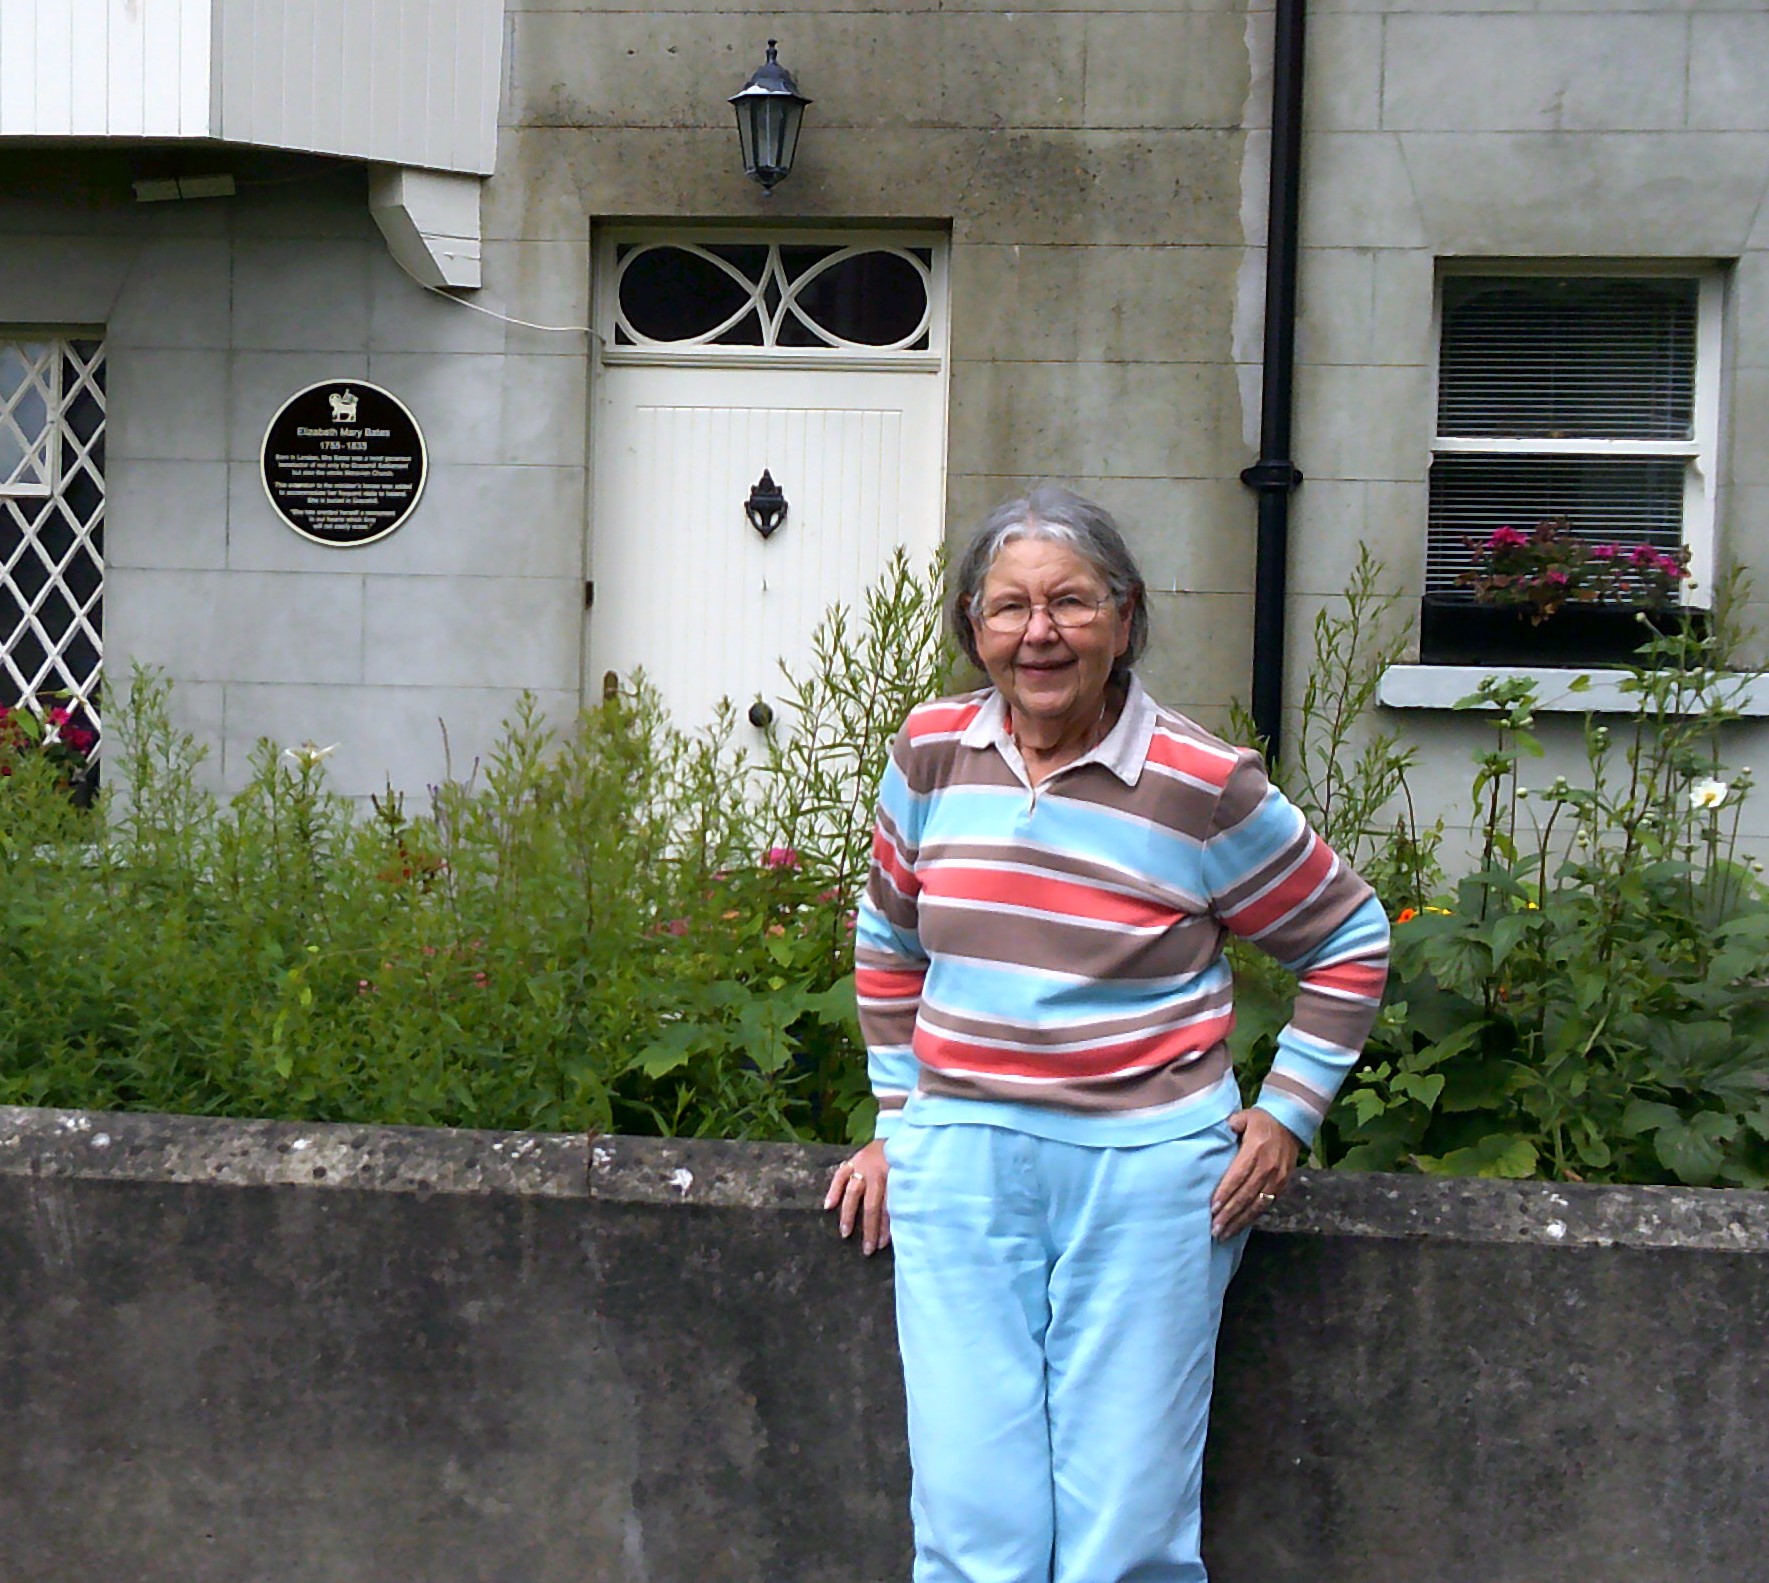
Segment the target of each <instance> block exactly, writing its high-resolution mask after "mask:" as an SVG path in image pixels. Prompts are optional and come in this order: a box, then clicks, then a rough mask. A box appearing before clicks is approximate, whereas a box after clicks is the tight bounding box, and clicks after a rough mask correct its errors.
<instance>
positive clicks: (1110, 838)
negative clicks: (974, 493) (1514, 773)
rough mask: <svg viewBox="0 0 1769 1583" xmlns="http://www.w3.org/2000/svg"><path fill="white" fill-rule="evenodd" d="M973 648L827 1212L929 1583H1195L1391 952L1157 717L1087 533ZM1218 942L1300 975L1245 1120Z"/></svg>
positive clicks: (1033, 546)
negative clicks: (895, 1388) (1209, 1523)
mask: <svg viewBox="0 0 1769 1583" xmlns="http://www.w3.org/2000/svg"><path fill="white" fill-rule="evenodd" d="M954 619H955V622H956V627H957V631H958V634H959V637H960V640H961V642H962V643H963V646H964V649H965V652H966V653H967V654H968V655H969V656H970V658H971V659H972V660H973V661H975V662H976V663H977V664H978V665H979V666H980V667H981V668H982V670H983V671H985V672H986V673H987V675H988V677H989V681H990V683H991V685H990V686H989V687H988V688H987V689H985V690H984V691H982V692H978V693H973V694H971V695H969V696H966V697H960V698H949V699H941V700H939V701H937V702H933V703H928V704H924V705H922V706H921V707H919V708H918V709H916V710H915V711H914V712H913V713H912V714H911V715H910V717H909V719H908V722H907V723H906V724H905V725H904V727H903V730H902V732H901V734H900V735H899V736H898V738H897V740H896V743H895V745H894V748H893V750H892V760H891V764H890V766H889V768H888V770H887V772H886V775H885V779H884V784H883V787H882V789H881V792H880V798H879V808H878V828H877V834H876V837H875V842H874V849H873V850H874V861H873V868H872V875H871V879H870V882H869V884H868V887H867V892H866V896H865V898H864V900H863V902H862V904H861V907H860V913H859V924H858V936H857V947H856V960H857V967H858V987H859V997H860V1011H861V1022H862V1027H863V1029H864V1032H865V1036H866V1043H867V1047H868V1052H869V1067H870V1072H871V1079H872V1085H873V1089H874V1092H875V1093H876V1095H877V1097H878V1135H877V1138H876V1139H875V1140H874V1141H873V1142H872V1143H870V1144H868V1145H867V1146H866V1147H865V1148H863V1149H861V1150H860V1152H859V1153H858V1154H856V1155H854V1157H853V1158H852V1159H850V1160H848V1161H847V1162H845V1163H844V1164H843V1165H841V1166H839V1167H838V1168H837V1170H836V1173H835V1177H834V1180H833V1181H832V1182H831V1184H830V1190H829V1198H828V1207H830V1208H833V1209H838V1210H839V1212H840V1225H841V1230H842V1234H843V1235H844V1236H846V1235H849V1234H850V1233H851V1232H852V1231H853V1230H854V1229H855V1228H856V1226H858V1227H859V1229H860V1231H861V1235H862V1240H863V1244H864V1247H865V1249H866V1251H867V1252H868V1253H871V1252H873V1251H875V1250H876V1249H878V1248H880V1247H882V1246H884V1245H885V1244H886V1243H887V1242H891V1243H893V1244H894V1246H895V1249H896V1292H897V1329H898V1338H899V1342H900V1345H901V1348H902V1354H903V1370H904V1377H905V1382H906V1385H907V1392H908V1402H909V1444H910V1452H911V1460H912V1462H913V1465H914V1493H913V1498H912V1503H911V1504H912V1512H913V1517H914V1524H915V1574H914V1575H915V1583H1133V1580H1134V1583H1202V1580H1203V1579H1204V1567H1203V1564H1202V1562H1201V1561H1200V1559H1199V1534H1198V1523H1199V1518H1198V1507H1199V1489H1200V1484H1201V1479H1202V1472H1201V1469H1202V1460H1203V1449H1204V1431H1205V1425H1206V1421H1207V1418H1208V1415H1209V1406H1210V1387H1211V1378H1212V1371H1213V1364H1214V1355H1215V1347H1216V1330H1217V1324H1218V1320H1219V1318H1220V1316H1221V1312H1222V1300H1223V1293H1224V1290H1225V1289H1226V1287H1227V1286H1228V1282H1229V1277H1230V1276H1231V1275H1232V1274H1233V1273H1234V1269H1235V1265H1236V1263H1237V1262H1238V1260H1239V1257H1240V1251H1241V1246H1242V1244H1243V1242H1244V1241H1245V1238H1246V1233H1247V1230H1248V1228H1249V1227H1250V1226H1251V1225H1252V1224H1253V1222H1254V1221H1255V1220H1256V1219H1257V1218H1258V1216H1259V1214H1260V1213H1261V1211H1262V1210H1264V1209H1265V1208H1266V1207H1267V1206H1268V1205H1270V1204H1271V1203H1272V1202H1273V1201H1274V1200H1275V1199H1276V1198H1277V1197H1278V1195H1279V1194H1280V1193H1282V1192H1283V1190H1284V1185H1285V1183H1286V1182H1287V1181H1288V1180H1289V1177H1290V1173H1291V1171H1292V1169H1293V1168H1294V1166H1295V1163H1296V1158H1297V1152H1298V1150H1299V1148H1301V1147H1302V1146H1304V1145H1306V1144H1307V1142H1308V1141H1309V1139H1310V1138H1312V1137H1313V1135H1314V1132H1315V1128H1316V1127H1317V1125H1318V1124H1319V1122H1320V1120H1321V1118H1322V1116H1323V1115H1324V1114H1325V1112H1326V1110H1327V1107H1328V1105H1329V1104H1330V1103H1331V1102H1332V1099H1333V1096H1334V1094H1335V1093H1336V1092H1337V1090H1338V1088H1339V1085H1340V1083H1341V1081H1342V1080H1343V1079H1344V1077H1345V1074H1346V1072H1347V1070H1348V1069H1349V1068H1350V1067H1351V1065H1352V1063H1353V1062H1354V1061H1355V1060H1356V1057H1357V1052H1358V1050H1359V1047H1360V1046H1361V1045H1362V1043H1363V1040H1364V1038H1365V1037H1366V1035H1367V1034H1368V1032H1369V1028H1370V1024H1371V1021H1372V1019H1373V1017H1374V1015H1375V1011H1376V1007H1377V1003H1378V1001H1379V999H1380V997H1381V992H1382V986H1383V982H1384V978H1385V974H1386V957H1387V946H1388V929H1387V923H1386V920H1385V918H1384V916H1383V913H1382V909H1381V907H1380V905H1379V904H1378V903H1377V901H1376V900H1375V898H1374V896H1373V895H1372V894H1371V891H1370V888H1369V886H1368V885H1366V884H1365V883H1364V882H1363V881H1362V880H1361V879H1360V878H1359V877H1358V876H1357V875H1356V874H1354V873H1353V872H1352V871H1351V870H1350V869H1349V868H1348V867H1347V866H1346V865H1345V864H1344V863H1343V862H1342V861H1341V860H1340V859H1339V858H1338V857H1336V856H1335V855H1334V853H1333V852H1332V851H1331V850H1329V849H1328V847H1327V846H1326V845H1325V843H1323V842H1322V841H1321V839H1320V838H1319V837H1318V836H1317V835H1315V834H1314V832H1313V831H1312V830H1310V829H1309V828H1308V826H1307V824H1306V823H1305V822H1304V820H1303V818H1302V816H1301V815H1300V814H1299V813H1298V812H1297V811H1296V809H1295V808H1294V807H1293V806H1292V805H1291V804H1290V803H1289V802H1287V801H1286V800H1285V799H1284V797H1283V796H1282V795H1281V794H1280V793H1278V792H1277V791H1276V790H1275V789H1274V788H1273V787H1272V785H1271V783H1270V782H1269V781H1268V780H1267V779H1266V776H1265V772H1264V769H1263V768H1262V766H1261V763H1260V759H1259V755H1258V754H1257V753H1254V752H1251V751H1249V750H1247V749H1245V748H1235V747H1231V746H1229V745H1228V744H1227V743H1224V742H1221V741H1219V740H1217V738H1215V737H1213V736H1211V735H1210V734H1209V733H1208V732H1206V731H1204V730H1203V729H1202V728H1200V727H1199V726H1197V725H1195V724H1193V723H1192V722H1191V721H1190V720H1188V719H1186V718H1185V716H1183V715H1180V714H1176V713H1175V712H1173V711H1172V710H1170V709H1165V708H1163V707H1162V706H1161V705H1159V704H1157V703H1156V702H1155V701H1154V700H1153V699H1151V698H1150V697H1149V696H1148V694H1147V693H1146V692H1144V691H1143V688H1142V686H1141V684H1140V683H1139V682H1138V680H1137V678H1136V676H1135V674H1134V673H1133V671H1132V669H1131V666H1132V665H1133V664H1134V662H1135V660H1136V658H1137V656H1138V655H1139V654H1140V653H1141V651H1142V648H1143V645H1144V643H1145V641H1146V639H1147V635H1148V611H1147V608H1146V604H1145V594H1144V586H1143V581H1142V578H1141V577H1140V576H1139V575H1138V573H1137V569H1136V566H1135V563H1134V562H1133V561H1132V559H1131V557H1130V554H1129V552H1128V551H1127V550H1126V548H1125V546H1124V541H1123V539H1122V538H1121V537H1120V536H1119V533H1118V530H1117V528H1116V527H1115V526H1114V524H1113V522H1112V519H1111V518H1110V516H1108V515H1107V513H1106V512H1105V511H1104V510H1102V509H1101V508H1100V507H1099V506H1097V505H1094V504H1092V503H1091V502H1089V501H1086V500H1083V499H1081V498H1080V497H1079V496H1077V495H1074V494H1071V493H1070V492H1069V491H1067V490H1064V489H1057V488H1048V487H1047V488H1041V489H1038V490H1036V491H1034V492H1033V493H1032V494H1031V495H1029V496H1028V497H1027V498H1025V499H1023V500H1015V501H1012V502H1010V503H1009V504H1007V505H1005V506H1002V507H1001V508H1000V509H998V510H997V511H996V512H995V513H994V515H993V516H991V517H990V519H989V521H988V522H987V523H986V524H985V525H984V527H983V529H982V531H981V532H980V533H979V534H978V535H977V537H976V538H975V539H974V540H973V542H972V543H971V545H970V547H969V549H968V550H967V551H966V553H965V555H964V557H963V559H962V561H961V562H960V564H959V567H958V573H957V589H956V594H955V608H954ZM1193 641H1199V642H1206V641H1208V638H1207V637H1205V636H1203V635H1200V636H1199V637H1198V638H1196V639H1194V640H1193ZM1231 932H1232V933H1234V934H1237V935H1240V936H1242V937H1243V938H1245V939H1249V940H1252V941H1254V942H1255V943H1257V944H1258V945H1259V946H1261V947H1262V948H1263V949H1265V950H1267V951H1269V952H1271V953H1272V954H1273V955H1274V956H1276V957H1277V958H1279V959H1280V960H1281V961H1283V962H1284V963H1285V964H1287V965H1288V966H1290V967H1292V968H1294V969H1295V971H1296V972H1297V974H1298V975H1299V986H1298V991H1297V996H1296V1002H1295V1008H1294V1013H1293V1019H1292V1021H1291V1022H1290V1024H1289V1026H1288V1027H1287V1028H1286V1029H1285V1030H1284V1032H1283V1033H1282V1035H1281V1036H1280V1038H1279V1041H1278V1054H1277V1058H1276V1060H1275V1062H1274V1063H1273V1066H1272V1070H1271V1074H1270V1076H1269V1077H1267V1078H1266V1080H1265V1083H1264V1086H1263V1087H1262V1088H1261V1090H1260V1093H1259V1097H1258V1099H1257V1101H1256V1102H1255V1103H1254V1105H1253V1106H1252V1107H1251V1108H1243V1107H1242V1103H1241V1096H1240V1093H1239V1091H1238V1089H1237V1087H1236V1083H1235V1076H1234V1073H1233V1071H1232V1070H1231V1068H1230V1064H1229V1057H1228V1049H1227V1045H1226V1043H1225V1041H1226V1039H1227V1037H1228V1033H1229V1030H1230V1028H1231V1026H1232V1025H1233V1020H1234V1008H1233V981H1232V976H1231V974H1230V971H1229V968H1228V966H1227V964H1226V963H1225V962H1224V960H1223V954H1222V953H1223V943H1224V940H1225V937H1226V936H1227V935H1228V934H1229V933H1231ZM887 1206H888V1207H887Z"/></svg>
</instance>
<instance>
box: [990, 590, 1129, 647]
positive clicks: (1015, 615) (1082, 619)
mask: <svg viewBox="0 0 1769 1583" xmlns="http://www.w3.org/2000/svg"><path fill="white" fill-rule="evenodd" d="M1111 602H1112V596H1111V595H1110V594H1107V595H1105V596H1104V597H1103V598H1100V599H1088V598H1085V597H1084V596H1082V595H1081V594H1058V595H1057V597H1056V598H1055V599H1051V600H1046V601H1044V602H1042V603H1039V604H1031V603H1028V602H1027V601H1026V600H1024V599H998V600H996V601H995V602H994V603H993V604H988V605H984V606H983V607H982V609H981V610H979V611H978V612H977V619H978V620H979V621H980V622H982V624H983V625H984V626H985V627H987V628H988V629H989V630H990V631H991V632H999V633H1000V634H1001V635H1002V636H1003V637H1011V636H1012V635H1013V634H1015V633H1017V632H1024V631H1025V630H1026V628H1027V627H1028V626H1030V625H1031V624H1032V612H1033V611H1034V610H1042V611H1043V612H1044V613H1045V615H1047V616H1049V617H1050V621H1051V625H1052V626H1054V627H1058V628H1060V629H1061V630H1062V631H1064V632H1073V631H1074V630H1075V629H1076V628H1077V627H1090V626H1092V625H1093V624H1094V622H1096V621H1097V620H1099V613H1100V612H1101V611H1102V610H1104V609H1105V608H1106V606H1107V605H1109V604H1111Z"/></svg>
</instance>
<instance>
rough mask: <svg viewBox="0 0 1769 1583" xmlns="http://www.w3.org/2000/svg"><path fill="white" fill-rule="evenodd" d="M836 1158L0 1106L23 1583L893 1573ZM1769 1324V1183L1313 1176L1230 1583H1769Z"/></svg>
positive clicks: (1213, 1523)
mask: <svg viewBox="0 0 1769 1583" xmlns="http://www.w3.org/2000/svg"><path fill="white" fill-rule="evenodd" d="M839 1157H840V1151H837V1150H833V1149H809V1148H793V1147H787V1146H780V1145H769V1144H742V1143H721V1142H706V1141H702V1142H692V1141H659V1140H649V1139H632V1138H612V1137H603V1138H596V1139H594V1140H588V1139H585V1138H582V1137H576V1138H570V1137H543V1136H536V1135H523V1134H488V1133H463V1132H447V1131H442V1130H421V1129H405V1128H399V1129H394V1128H371V1127H343V1126H322V1125H316V1124H311V1123H307V1124H295V1123H278V1122H239V1121H219V1120H212V1119H189V1118H179V1117H165V1116H157V1117H156V1116H133V1115H96V1114H82V1113H76V1112H52V1111H36V1110H15V1109H6V1108H0V1385H3V1387H4V1388H3V1390H0V1430H4V1432H3V1433H0V1524H3V1525H4V1531H5V1535H6V1543H5V1560H4V1566H3V1570H4V1574H5V1576H6V1578H7V1583H68V1580H70V1579H75V1578H100V1577H116V1578H128V1579H130V1580H131V1583H223V1580H225V1583H234V1580H236V1579H239V1578H252V1579H255V1580H260V1583H284V1580H288V1583H294V1580H296V1579H310V1578H321V1579H325V1580H326V1583H380V1580H383V1579H388V1578H398V1579H414V1580H415V1579H425V1580H428V1579H436V1580H439V1583H440V1580H447V1583H507V1580H511V1579H524V1580H531V1583H554V1580H559V1583H565V1580H570V1583H582V1580H585V1579H595V1580H597V1583H701V1580H704V1579H717V1580H719V1583H902V1580H903V1579H904V1578H906V1577H907V1576H908V1573H909V1525H908V1482H909V1480H908V1471H909V1470H908V1464H907V1457H906V1455H905V1450H906V1448H905V1443H904V1421H903V1398H902V1386H901V1380H900V1375H899V1372H898V1362H897V1356H896V1344H895V1331H894V1327H893V1323H892V1311H891V1293H890V1284H891V1272H890V1255H888V1254H886V1255H884V1256H882V1257H878V1258H875V1259H872V1260H866V1259H863V1258H862V1257H861V1256H860V1253H859V1250H858V1248H856V1247H855V1246H853V1245H852V1244H851V1243H843V1242H842V1241H840V1239H839V1238H838V1237H837V1236H836V1234H835V1230H834V1227H833V1226H832V1225H831V1223H830V1221H829V1218H828V1217H827V1216H825V1215H823V1214H822V1213H821V1210H820V1208H819V1206H820V1203H821V1199H822V1188H823V1184H824V1182H825V1180H826V1173H827V1172H828V1170H829V1169H830V1167H831V1166H832V1165H833V1164H834V1162H835V1160H836V1159H838V1158H839ZM1766 1300H1769V1195H1764V1194H1760V1193H1740V1192H1727V1191H1704V1190H1701V1189H1676V1188H1628V1187H1619V1188H1600V1187H1586V1186H1576V1185H1570V1184H1553V1183H1537V1182H1480V1181H1453V1182H1452V1181H1442V1180H1436V1179H1432V1178H1425V1177H1417V1176H1415V1177H1401V1176H1390V1177H1383V1176H1359V1175H1356V1174H1353V1173H1349V1172H1326V1173H1319V1172H1305V1173H1302V1174H1301V1175H1300V1176H1299V1178H1298V1180H1297V1182H1296V1184H1295V1186H1294V1188H1293V1190H1292V1191H1291V1192H1290V1193H1289V1194H1288V1195H1287V1196H1286V1198H1285V1200H1284V1202H1283V1203H1281V1204H1279V1205H1278V1206H1276V1207H1275V1208H1274V1209H1273V1211H1272V1213H1271V1214H1270V1215H1268V1216H1267V1217H1266V1219H1265V1221H1264V1222H1263V1224H1262V1227H1261V1229H1260V1230H1258V1231H1256V1232H1255V1233H1254V1235H1253V1238H1252V1240H1251V1242H1250V1243H1249V1246H1248V1250H1247V1256H1246V1259H1245V1260H1244V1262H1243V1265H1242V1268H1241V1271H1240V1273H1239V1274H1238V1276H1237V1277H1236V1279H1235V1282H1234V1285H1233V1286H1232V1287H1231V1288H1230V1291H1229V1301H1228V1308H1227V1313H1226V1315H1225V1320H1224V1329H1223V1339H1222V1344H1221V1347H1220V1349H1219V1355H1218V1362H1217V1376H1216V1400H1215V1411H1214V1415H1213V1422H1212V1428H1211V1444H1210V1448H1209V1454H1208V1457H1207V1460H1206V1469H1205V1480H1206V1482H1205V1547H1206V1553H1207V1556H1208V1558H1209V1561H1210V1575H1211V1577H1212V1579H1214V1580H1217V1583H1371V1580H1372V1579H1380V1580H1382V1583H1540V1580H1542V1579H1548V1578H1570V1577H1580V1578H1601V1579H1613V1580H1618V1583H1619V1580H1624V1579H1625V1580H1629V1583H1633V1580H1636V1579H1638V1580H1641V1583H1646V1580H1651V1583H1662V1580H1669V1579H1675V1580H1676V1583H1745V1580H1751V1579H1755V1578H1758V1577H1760V1576H1762V1564H1761V1545H1762V1540H1761V1529H1762V1521H1761V1517H1762V1491H1761V1483H1762V1477H1761V1469H1762V1465H1763V1461H1764V1458H1765V1457H1766V1456H1769V1424H1766V1421H1765V1418H1764V1415H1763V1413H1762V1412H1761V1410H1760V1406H1759V1403H1760V1402H1761V1399H1762V1395H1763V1391H1764V1388H1765V1386H1766V1385H1769V1339H1766V1332H1765V1329H1764V1326H1763V1324H1762V1321H1761V1316H1762V1312H1763V1307H1764V1304H1765V1301H1766ZM953 1344H954V1345H955V1346H960V1347H962V1346H964V1345H965V1339H964V1338H963V1337H955V1338H954V1343H953ZM1162 1476H1163V1470H1161V1469H1159V1468H1156V1469H1151V1470H1150V1477H1151V1478H1156V1479H1158V1478H1160V1477H1162Z"/></svg>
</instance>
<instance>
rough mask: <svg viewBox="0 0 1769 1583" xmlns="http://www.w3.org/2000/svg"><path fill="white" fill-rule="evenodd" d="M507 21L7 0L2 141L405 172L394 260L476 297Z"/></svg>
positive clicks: (393, 236) (451, 1)
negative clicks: (219, 149)
mask: <svg viewBox="0 0 1769 1583" xmlns="http://www.w3.org/2000/svg"><path fill="white" fill-rule="evenodd" d="M503 11H504V8H503V0H0V139H6V138H14V137H18V138H67V139H77V140H80V141H87V140H91V139H103V140H106V141H111V140H129V141H134V140H143V139H152V140H154V141H155V142H161V141H167V140H172V141H177V140H183V139H189V140H192V141H204V142H222V143H234V144H242V145H245V146H248V147H254V148H275V149H293V150H298V151H301V152H304V153H313V154H331V155H336V156H338V157H340V158H345V159H360V160H366V161H369V162H371V163H372V164H373V165H374V166H376V167H390V168H391V174H390V173H389V171H388V170H387V169H377V170H376V171H375V172H374V173H373V178H372V188H373V191H374V193H375V194H376V196H375V197H374V199H373V200H372V204H373V207H374V212H375V217H376V219H377V220H378V221H379V222H380V223H381V227H382V229H383V231H385V232H386V233H387V236H388V241H389V245H390V246H392V247H393V249H394V252H395V255H396V256H398V257H400V258H401V260H402V262H406V263H407V265H408V267H411V261H410V259H409V258H408V257H407V256H406V253H404V252H402V251H401V249H402V248H405V249H407V250H408V251H409V250H410V248H412V247H414V246H421V248H422V253H423V256H424V258H425V259H426V260H427V263H425V265H424V267H422V268H419V269H417V270H415V271H414V272H415V273H417V274H419V276H420V278H426V279H430V280H431V283H432V284H438V285H477V284H478V279H479V276H478V240H479V219H478V194H477V187H478V181H479V178H482V177H484V176H488V175H490V174H491V171H492V167H493V163H494V160H495V157H496V151H497V111H498V86H499V74H500V71H501V68H502V60H503V33H504V29H503ZM402 173H403V174H402ZM469 192H471V193H472V201H471V204H470V205H469V203H468V199H467V194H468V193H469ZM469 208H470V209H471V214H470V216H469V213H468V211H469ZM464 233H465V234H464ZM414 238H415V239H417V240H416V241H414V240H413V239H414ZM469 276H470V277H471V278H468V277H469Z"/></svg>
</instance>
